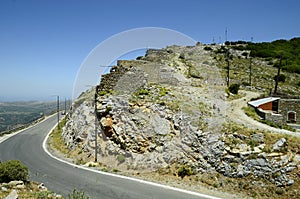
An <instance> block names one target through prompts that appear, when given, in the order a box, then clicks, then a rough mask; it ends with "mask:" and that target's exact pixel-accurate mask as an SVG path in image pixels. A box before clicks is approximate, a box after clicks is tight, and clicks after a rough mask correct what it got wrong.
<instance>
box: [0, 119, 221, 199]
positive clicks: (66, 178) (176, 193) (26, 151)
mask: <svg viewBox="0 0 300 199" xmlns="http://www.w3.org/2000/svg"><path fill="white" fill-rule="evenodd" d="M56 119H57V118H56V116H55V115H54V116H51V117H49V118H47V119H46V120H44V121H43V122H41V123H39V124H37V125H36V126H34V127H31V128H29V129H26V130H24V131H22V132H20V133H19V134H17V135H15V136H13V137H10V138H9V139H6V140H4V141H2V143H1V141H0V160H1V161H6V160H11V159H18V160H20V161H21V162H23V163H24V164H25V165H26V166H27V167H28V168H29V170H30V180H33V181H37V182H43V183H44V184H45V186H46V187H48V188H49V189H50V190H52V191H54V192H56V193H59V194H62V195H64V196H67V194H68V193H70V192H71V191H73V190H74V189H75V188H76V189H77V190H83V191H84V192H85V193H86V194H88V195H89V196H90V198H92V199H160V198H161V199H165V198H172V199H182V198H185V199H196V198H197V199H199V198H203V199H204V198H211V199H215V198H216V197H213V196H208V195H204V194H198V193H193V192H188V191H183V190H178V189H174V188H168V187H165V186H159V185H158V184H155V183H148V182H145V181H139V180H132V179H130V178H126V177H117V176H115V175H106V174H103V173H98V172H97V173H95V172H93V171H89V170H85V169H81V168H78V167H74V166H72V165H69V164H66V163H63V162H61V161H58V160H56V159H54V158H52V157H51V156H49V155H48V154H47V153H46V152H45V151H44V150H43V147H42V145H43V141H44V139H45V137H46V135H47V134H48V132H49V131H50V130H51V129H52V128H53V126H55V124H56V122H57V120H56Z"/></svg>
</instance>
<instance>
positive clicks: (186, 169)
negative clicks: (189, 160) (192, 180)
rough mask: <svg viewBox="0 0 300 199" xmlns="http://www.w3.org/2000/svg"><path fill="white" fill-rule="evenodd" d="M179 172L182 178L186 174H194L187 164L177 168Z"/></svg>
mask: <svg viewBox="0 0 300 199" xmlns="http://www.w3.org/2000/svg"><path fill="white" fill-rule="evenodd" d="M177 174H178V176H180V177H181V178H184V177H185V176H190V175H193V171H192V169H191V168H190V167H188V166H186V165H181V166H180V167H179V168H178V170H177Z"/></svg>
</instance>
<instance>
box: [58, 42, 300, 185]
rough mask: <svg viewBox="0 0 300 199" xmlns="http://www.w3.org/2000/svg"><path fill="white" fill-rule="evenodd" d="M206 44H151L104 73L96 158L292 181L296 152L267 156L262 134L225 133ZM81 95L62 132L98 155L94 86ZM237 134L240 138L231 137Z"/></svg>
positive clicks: (218, 85) (219, 82) (221, 98)
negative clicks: (142, 53) (134, 57)
mask: <svg viewBox="0 0 300 199" xmlns="http://www.w3.org/2000/svg"><path fill="white" fill-rule="evenodd" d="M203 48H204V46H202V45H197V46H192V47H179V46H171V47H167V48H165V49H161V50H148V51H147V54H146V55H145V56H144V57H141V58H139V60H131V61H125V60H123V61H119V62H118V66H115V67H113V68H112V69H111V72H110V73H109V74H106V75H104V76H102V79H101V83H100V85H99V88H98V98H97V104H96V106H97V113H96V114H97V121H96V124H97V126H98V127H99V128H98V129H99V131H98V134H97V137H98V144H99V146H98V150H99V151H98V154H99V158H98V159H101V157H115V159H116V161H118V162H119V163H120V164H125V165H127V168H128V169H139V170H141V169H151V170H155V169H159V168H165V167H168V166H172V165H187V166H188V167H190V168H191V169H192V170H193V173H201V172H219V173H221V174H223V175H225V176H228V177H235V178H240V177H246V176H248V175H254V176H256V177H262V176H267V179H269V180H270V181H271V182H273V183H274V184H276V185H278V186H285V185H291V184H293V180H292V179H289V177H288V172H290V171H291V170H293V169H295V168H296V167H295V166H293V164H292V161H291V159H290V158H288V160H287V162H285V163H283V161H281V162H280V161H278V158H272V157H271V158H268V157H267V154H265V153H263V149H264V147H265V145H264V135H263V134H262V133H257V134H253V135H251V136H245V135H239V134H233V135H231V134H230V135H229V134H227V133H226V132H225V133H224V126H223V125H224V121H225V119H224V118H225V110H226V102H225V93H224V90H225V89H224V85H225V83H224V79H223V78H222V77H221V75H220V73H219V69H218V68H217V67H216V66H215V63H214V59H213V58H212V57H211V56H210V52H208V51H205V50H204V49H203ZM78 101H83V102H82V103H79V105H78V106H77V108H76V109H74V110H73V112H72V114H71V115H69V118H68V120H67V123H66V126H65V127H64V128H63V137H64V139H65V142H66V144H67V145H68V146H69V148H70V149H73V148H75V147H76V146H77V145H78V143H82V148H83V151H85V152H86V153H89V154H94V150H95V145H94V140H95V134H94V129H95V126H94V124H95V117H94V116H95V112H94V107H93V103H92V101H93V93H92V91H91V92H87V93H85V94H83V95H82V96H81V99H78ZM232 139H235V140H237V142H238V143H239V144H234V146H233V145H230V144H229V143H228V142H227V141H226V140H232ZM249 141H251V143H252V145H251V144H249ZM253 143H254V144H253ZM285 143H286V140H282V139H281V140H279V141H278V142H276V143H275V144H274V146H273V151H274V152H276V151H279V152H280V151H281V149H282V147H284V145H285ZM229 145H230V146H229ZM288 164H291V165H290V166H289V167H286V165H288Z"/></svg>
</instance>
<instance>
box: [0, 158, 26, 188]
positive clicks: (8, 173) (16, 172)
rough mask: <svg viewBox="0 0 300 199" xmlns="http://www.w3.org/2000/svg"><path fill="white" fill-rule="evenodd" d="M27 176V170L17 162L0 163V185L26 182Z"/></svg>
mask: <svg viewBox="0 0 300 199" xmlns="http://www.w3.org/2000/svg"><path fill="white" fill-rule="evenodd" d="M28 175H29V171H28V168H27V167H26V166H25V165H23V164H22V163H21V162H20V161H19V160H9V161H7V162H4V163H0V183H2V182H10V181H13V180H22V181H27V179H28Z"/></svg>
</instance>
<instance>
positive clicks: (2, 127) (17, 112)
mask: <svg viewBox="0 0 300 199" xmlns="http://www.w3.org/2000/svg"><path fill="white" fill-rule="evenodd" d="M56 110H57V104H56V101H51V102H37V101H31V102H1V103H0V132H3V131H6V130H11V129H14V128H17V127H20V126H22V125H24V124H28V123H31V122H33V121H35V120H37V119H38V118H40V117H42V116H44V115H49V114H51V113H54V112H55V111H56Z"/></svg>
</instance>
